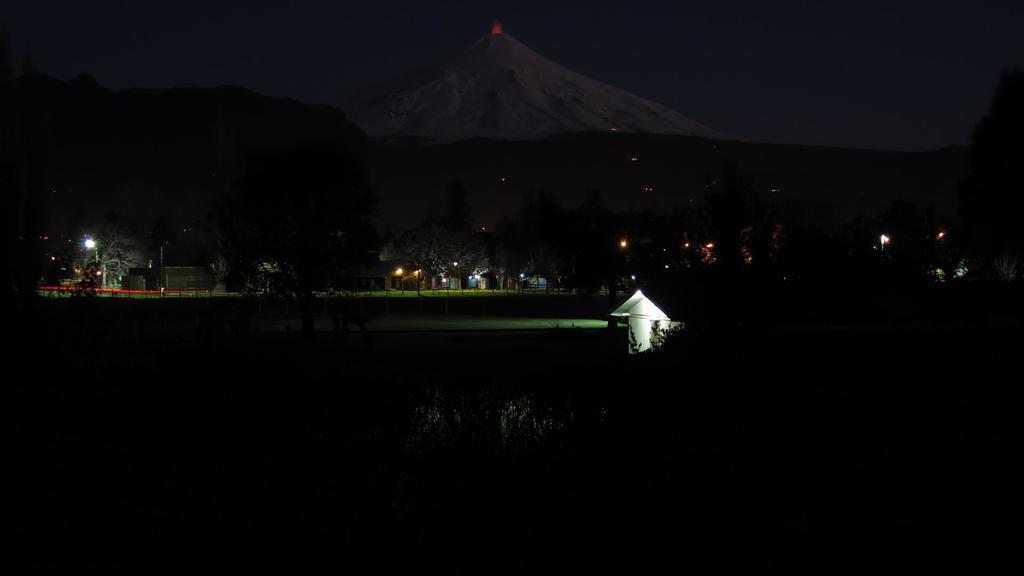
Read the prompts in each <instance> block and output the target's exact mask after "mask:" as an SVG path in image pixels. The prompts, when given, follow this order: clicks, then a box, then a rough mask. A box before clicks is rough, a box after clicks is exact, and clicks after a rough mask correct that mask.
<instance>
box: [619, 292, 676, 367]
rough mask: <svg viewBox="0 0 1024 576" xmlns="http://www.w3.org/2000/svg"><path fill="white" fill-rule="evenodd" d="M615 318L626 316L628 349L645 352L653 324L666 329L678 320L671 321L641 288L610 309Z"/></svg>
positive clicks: (648, 347) (648, 348) (647, 348)
mask: <svg viewBox="0 0 1024 576" xmlns="http://www.w3.org/2000/svg"><path fill="white" fill-rule="evenodd" d="M611 315H612V316H614V317H616V318H626V319H627V320H626V323H627V325H628V326H629V340H628V346H629V351H630V352H631V353H633V352H646V351H648V350H650V349H651V347H652V343H651V336H652V333H653V330H654V328H655V326H656V325H657V326H658V327H659V328H660V329H662V330H664V329H668V328H674V327H676V326H679V325H680V323H679V322H673V321H672V319H671V318H669V316H668V314H665V312H664V311H662V309H661V308H659V307H658V305H657V304H655V303H654V301H652V300H651V299H650V298H648V297H647V296H646V295H644V293H643V291H642V290H637V291H636V292H635V293H634V294H633V295H632V296H630V297H629V298H627V299H626V301H625V302H623V303H622V304H620V305H619V307H618V308H616V309H615V310H613V311H612V313H611Z"/></svg>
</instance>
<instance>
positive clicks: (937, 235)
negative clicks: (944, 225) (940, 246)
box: [935, 230, 946, 240]
mask: <svg viewBox="0 0 1024 576" xmlns="http://www.w3.org/2000/svg"><path fill="white" fill-rule="evenodd" d="M945 237H946V231H945V230H941V231H940V232H939V233H938V234H936V235H935V239H936V240H942V239H943V238H945Z"/></svg>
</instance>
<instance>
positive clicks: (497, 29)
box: [491, 20, 505, 36]
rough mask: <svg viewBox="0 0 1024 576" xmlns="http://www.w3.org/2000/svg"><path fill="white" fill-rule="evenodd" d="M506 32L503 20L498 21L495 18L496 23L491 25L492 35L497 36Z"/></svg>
mask: <svg viewBox="0 0 1024 576" xmlns="http://www.w3.org/2000/svg"><path fill="white" fill-rule="evenodd" d="M504 32H505V30H504V29H503V28H502V27H501V22H498V21H497V20H495V21H494V24H492V25H491V36H497V35H499V34H502V33H504Z"/></svg>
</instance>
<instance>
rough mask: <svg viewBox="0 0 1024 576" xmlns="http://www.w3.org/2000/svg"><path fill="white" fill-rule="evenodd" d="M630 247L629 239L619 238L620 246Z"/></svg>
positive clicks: (623, 247)
mask: <svg viewBox="0 0 1024 576" xmlns="http://www.w3.org/2000/svg"><path fill="white" fill-rule="evenodd" d="M628 247H629V241H628V240H626V239H625V238H623V239H622V240H619V248H621V249H623V250H625V249H626V248H628Z"/></svg>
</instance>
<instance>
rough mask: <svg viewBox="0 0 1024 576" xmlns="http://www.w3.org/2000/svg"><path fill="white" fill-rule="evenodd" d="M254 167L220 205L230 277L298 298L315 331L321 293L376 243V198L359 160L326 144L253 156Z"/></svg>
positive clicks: (306, 324)
mask: <svg viewBox="0 0 1024 576" xmlns="http://www.w3.org/2000/svg"><path fill="white" fill-rule="evenodd" d="M247 167H248V171H247V174H246V176H245V178H244V180H243V181H242V182H241V185H240V186H239V188H238V190H237V192H236V193H235V194H233V195H231V196H229V197H228V198H227V199H226V201H225V202H224V203H223V205H222V206H221V209H220V223H221V225H220V232H221V245H222V251H223V255H224V259H225V260H226V262H227V263H228V265H229V267H230V268H231V270H232V273H231V275H230V278H231V280H232V281H233V282H234V283H236V284H237V283H242V284H243V286H245V287H248V288H250V289H262V290H266V291H269V292H271V293H275V294H280V295H286V296H292V297H295V298H298V299H299V301H300V302H301V304H302V313H303V318H302V329H303V333H304V334H306V335H307V336H312V334H313V314H312V301H313V296H314V292H316V291H318V290H323V289H326V288H327V287H328V286H329V284H330V282H331V280H332V279H333V278H335V277H336V274H337V273H338V272H339V270H340V268H341V267H342V266H345V265H351V264H355V263H359V262H362V261H365V260H366V259H367V256H368V254H369V251H370V248H371V247H372V246H373V243H374V241H375V234H374V231H373V226H372V221H371V219H372V216H373V214H374V202H373V197H372V195H371V193H370V191H369V189H368V188H367V187H366V185H365V184H364V182H363V177H362V170H361V166H359V165H358V163H357V162H356V160H355V158H354V157H353V156H352V155H350V154H348V153H346V152H345V151H341V150H338V149H336V148H335V147H333V146H331V145H329V144H326V143H315V144H310V145H306V146H302V147H298V148H295V149H292V150H288V151H285V152H282V153H278V154H274V155H271V156H265V157H262V158H251V159H250V161H249V162H248V166H247Z"/></svg>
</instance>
